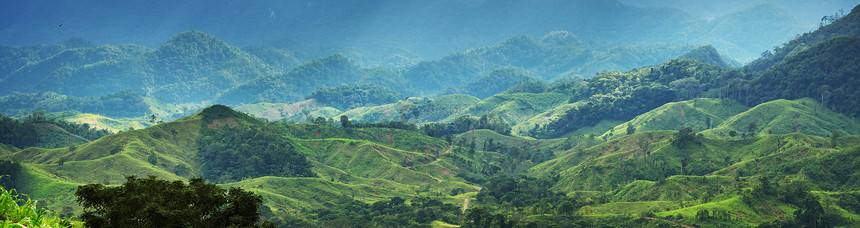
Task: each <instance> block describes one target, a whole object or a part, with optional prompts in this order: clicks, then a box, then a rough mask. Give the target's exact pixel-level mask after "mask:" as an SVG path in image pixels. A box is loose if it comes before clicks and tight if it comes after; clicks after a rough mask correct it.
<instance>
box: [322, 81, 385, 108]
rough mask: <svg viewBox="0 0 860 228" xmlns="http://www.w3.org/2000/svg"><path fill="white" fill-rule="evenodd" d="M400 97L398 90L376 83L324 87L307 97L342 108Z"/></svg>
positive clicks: (363, 105) (370, 104)
mask: <svg viewBox="0 0 860 228" xmlns="http://www.w3.org/2000/svg"><path fill="white" fill-rule="evenodd" d="M400 98H401V96H400V94H397V92H394V91H393V90H390V89H388V88H385V87H382V86H378V85H374V84H363V85H358V86H339V87H334V88H322V89H320V90H317V91H316V92H313V93H312V94H311V95H310V96H308V97H307V99H316V100H317V101H319V102H320V103H322V104H325V105H327V106H329V107H334V108H337V109H340V110H349V109H353V108H358V107H365V106H376V105H381V104H388V103H392V102H396V101H398V100H400Z"/></svg>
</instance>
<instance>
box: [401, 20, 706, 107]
mask: <svg viewBox="0 0 860 228" xmlns="http://www.w3.org/2000/svg"><path fill="white" fill-rule="evenodd" d="M689 49H690V48H689V47H686V46H683V45H671V44H662V43H659V44H649V45H618V46H615V47H612V48H606V49H602V48H598V47H593V46H591V45H590V44H589V43H588V42H585V41H583V40H582V39H580V38H579V37H577V36H576V35H574V34H573V33H570V32H567V31H554V32H549V33H546V34H545V35H544V37H543V38H541V39H535V38H533V37H531V36H515V37H511V38H509V39H507V40H505V41H503V42H501V43H499V44H496V45H494V46H489V47H483V48H476V49H472V50H468V51H465V52H461V53H457V54H452V55H449V56H446V57H444V58H441V59H439V60H435V61H424V62H420V63H418V64H416V65H414V66H412V67H409V68H408V69H407V70H406V71H405V72H404V73H403V77H404V78H406V79H408V80H409V81H411V82H412V85H413V86H414V87H415V89H416V90H417V92H418V94H433V93H436V92H438V91H440V90H443V89H446V88H458V87H459V86H460V85H465V84H468V83H470V82H473V81H477V80H480V76H481V75H485V74H487V73H490V72H491V71H492V70H493V69H498V68H501V67H515V68H518V69H521V70H523V71H525V72H528V74H530V75H538V77H539V78H540V79H542V80H547V81H551V80H554V79H556V78H560V77H562V76H566V75H585V76H590V75H594V74H595V73H597V72H601V71H606V70H626V69H630V68H633V67H638V66H642V65H652V64H657V63H660V62H662V61H666V60H669V59H671V58H674V57H677V56H679V55H681V54H683V53H684V52H686V51H688V50H689ZM479 89H481V90H485V89H487V88H479ZM476 95H482V96H489V95H492V94H483V92H482V93H481V94H476ZM478 97H481V96H478Z"/></svg>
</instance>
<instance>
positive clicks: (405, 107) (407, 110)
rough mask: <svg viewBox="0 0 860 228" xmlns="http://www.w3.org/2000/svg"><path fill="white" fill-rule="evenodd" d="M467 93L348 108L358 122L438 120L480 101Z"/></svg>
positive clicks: (347, 112) (425, 121) (420, 121)
mask: <svg viewBox="0 0 860 228" xmlns="http://www.w3.org/2000/svg"><path fill="white" fill-rule="evenodd" d="M480 101H481V100H479V99H478V98H475V97H473V96H470V95H465V94H450V95H443V96H439V97H436V98H429V99H428V98H414V97H412V98H409V99H406V100H401V101H398V102H396V103H392V104H385V105H380V106H372V107H360V108H355V109H351V110H347V111H345V112H344V113H342V115H346V116H347V117H349V119H350V120H353V121H358V122H369V123H374V122H385V121H397V120H403V119H404V118H405V119H408V121H409V122H412V123H427V122H437V121H441V120H443V119H445V118H449V117H451V116H453V115H456V114H457V113H460V112H461V111H462V110H465V109H466V108H468V107H470V106H472V105H474V104H476V103H478V102H480Z"/></svg>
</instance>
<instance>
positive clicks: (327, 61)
mask: <svg viewBox="0 0 860 228" xmlns="http://www.w3.org/2000/svg"><path fill="white" fill-rule="evenodd" d="M315 4H328V3H317V2H315ZM458 4H459V3H458ZM462 4H466V3H462ZM348 5H350V6H353V5H352V4H348ZM443 5H444V4H443ZM586 5H587V4H586ZM609 5H612V4H609ZM506 6H507V5H505V4H499V7H500V8H499V9H493V12H496V11H498V12H504V13H502V14H508V13H509V12H517V11H516V10H515V9H506V10H510V11H499V10H504V9H505V7H506ZM354 7H358V6H353V7H347V8H354ZM390 7H392V8H398V6H397V4H394V5H391V6H390ZM476 7H487V5H485V4H481V5H480V6H476ZM606 7H610V8H611V6H606ZM312 8H313V7H311V6H308V9H312ZM356 9H364V8H356ZM754 9H755V10H751V11H742V12H738V13H735V14H731V15H725V16H721V17H719V18H715V19H714V20H713V22H707V23H705V22H701V23H702V24H699V25H708V26H710V29H711V30H709V31H707V32H705V33H711V32H715V31H722V32H727V31H725V29H726V28H725V26H727V25H734V24H739V23H741V22H739V20H741V21H742V19H743V18H752V17H758V16H759V15H756V14H755V13H754V12H758V11H760V12H763V13H764V14H765V15H769V16H771V18H767V20H781V19H780V18H782V19H784V18H785V17H783V16H785V15H780V14H779V12H778V11H776V10H775V7H773V6H761V7H757V8H754ZM556 10H559V11H560V12H568V13H574V12H581V11H575V10H581V9H572V8H562V9H556ZM658 11H660V10H658ZM854 11H857V10H856V9H855V10H854ZM310 12H316V11H314V10H310V11H309V15H306V16H307V18H314V17H313V15H312V14H313V13H310ZM623 12H624V13H622V14H619V15H624V14H629V13H635V12H637V11H623ZM662 12H665V13H667V14H669V15H675V17H674V18H672V20H678V21H687V22H691V21H688V20H686V19H684V18H685V16H684V15H676V14H672V12H669V11H662ZM587 13H594V12H587ZM855 14H856V12H852V14H850V15H847V16H842V15H837V16H828V17H825V19H826V20H827V21H826V22H827V23H823V24H822V25H821V28H820V30H819V31H817V32H813V33H809V34H806V35H802V36H798V38H797V42H801V40H805V41H803V42H808V43H803V44H800V43H795V41H792V42H789V43H790V44H797V46H794V48H792V50H791V51H790V52H788V53H786V51H783V50H777V51H775V52H774V53H770V54H767V53H765V54H766V55H767V56H764V57H763V58H762V59H760V60H758V61H756V62H754V63H753V64H750V65H747V66H746V67H743V68H738V69H732V68H730V67H732V66H734V65H733V63H732V62H731V61H728V60H726V58H724V57H723V56H720V54H719V53H718V51H717V50H718V48H717V47H719V46H723V45H725V44H726V43H725V42H728V43H733V42H736V41H729V40H731V39H736V38H730V37H723V38H725V40H721V41H725V42H717V43H714V46H703V47H700V48H698V49H695V50H692V51H689V52H687V54H684V55H683V56H681V58H677V59H674V60H670V61H666V62H663V63H660V62H662V61H665V60H666V59H669V58H672V57H675V56H678V55H679V54H680V53H681V52H684V51H686V50H688V49H689V47H687V46H683V45H674V44H671V43H670V44H659V45H652V44H651V43H647V42H646V43H640V44H635V45H627V44H621V45H618V44H614V43H602V42H595V41H590V40H585V39H581V38H579V37H577V36H576V35H574V34H572V33H570V32H565V31H555V32H550V33H548V34H546V35H545V36H544V37H543V38H541V39H535V38H533V37H530V36H516V37H513V38H510V39H508V40H506V41H504V42H502V43H500V44H497V45H494V46H491V47H484V48H477V49H470V50H468V51H465V52H461V53H458V54H454V55H450V56H448V57H444V58H442V59H437V60H431V61H422V62H418V61H417V60H415V59H413V57H414V56H411V54H409V53H404V54H403V55H397V56H393V57H392V58H395V59H399V60H396V61H398V63H397V64H389V65H388V66H396V68H387V67H373V66H371V67H370V68H365V67H366V66H368V65H366V64H367V63H368V62H374V61H377V60H374V59H373V58H374V57H362V56H361V53H360V52H357V51H355V50H351V49H349V48H339V47H338V48H332V49H326V50H319V51H317V52H319V53H316V54H314V55H309V56H316V57H319V56H326V57H322V58H317V59H312V60H310V61H307V62H305V63H304V64H300V60H299V57H297V56H302V57H308V56H305V55H307V53H304V55H300V54H294V53H292V52H291V51H290V50H286V49H280V48H270V47H251V48H246V49H238V48H235V47H232V46H230V45H227V44H226V43H225V42H223V41H220V40H217V39H216V38H214V37H213V36H211V35H208V34H205V33H202V32H195V31H192V32H186V33H182V34H180V35H177V36H176V37H174V38H173V39H171V40H169V41H167V42H165V43H164V44H162V45H161V46H159V47H158V48H156V49H153V50H148V49H146V48H143V47H137V46H110V45H105V46H98V47H96V46H93V45H91V44H85V43H78V44H75V43H74V41H70V42H72V43H70V44H68V45H67V46H68V47H71V46H74V47H77V48H66V47H67V46H65V45H61V46H56V47H44V48H45V49H44V50H41V49H40V51H42V52H44V53H40V52H39V51H33V50H31V51H24V50H22V49H20V48H18V49H16V48H5V47H0V51H3V50H9V52H10V53H9V56H17V57H16V58H18V57H20V58H23V59H26V60H27V61H28V62H27V63H23V62H21V61H15V60H9V59H8V58H2V57H0V71H2V72H9V76H8V77H7V76H5V75H4V76H3V77H6V78H0V88H14V87H15V86H16V85H24V84H26V85H27V86H28V87H26V88H24V87H22V88H24V89H25V90H24V92H27V93H12V92H10V93H11V95H7V96H6V97H2V98H0V101H2V102H0V105H3V106H2V107H0V108H3V107H8V108H7V109H9V110H12V112H17V113H21V112H23V113H25V114H29V113H32V114H31V115H30V116H28V117H16V118H19V119H18V120H16V119H14V118H9V117H6V116H3V115H0V173H2V174H5V175H8V177H4V178H3V179H0V184H2V185H3V186H4V187H5V189H10V188H15V189H18V191H21V192H24V193H27V194H28V195H29V196H30V197H33V199H34V200H33V202H37V201H38V202H40V203H38V204H37V203H29V204H30V205H29V206H25V207H30V206H33V205H34V204H35V206H34V207H33V208H39V207H45V208H50V209H52V210H54V211H59V214H60V215H61V217H66V218H70V217H72V216H75V215H80V218H82V219H83V220H84V221H85V222H86V224H83V225H85V226H90V227H102V226H118V225H117V224H122V225H123V226H168V227H170V226H183V227H186V226H201V227H203V226H206V227H210V226H212V227H228V226H267V227H271V226H278V227H314V226H318V227H347V226H352V227H380V226H381V227H389V226H407V227H427V226H444V227H452V226H454V227H455V226H460V227H603V226H607V227H678V226H681V227H691V226H692V227H752V226H760V227H834V226H841V225H852V224H854V223H857V222H858V221H860V213H858V212H860V206H858V205H860V203H858V200H857V196H858V191H860V179H858V177H860V170H858V169H857V168H856V167H860V136H857V135H856V134H858V131H860V130H858V129H860V121H858V120H856V119H855V117H856V116H857V112H856V110H855V109H856V107H858V106H860V105H857V104H855V103H856V100H857V99H855V98H856V96H855V95H858V94H857V93H856V92H854V91H856V90H857V88H855V87H857V85H856V84H857V80H855V78H856V73H855V72H857V71H858V70H860V69H856V68H857V67H856V66H858V65H860V64H857V63H858V62H860V58H856V56H857V55H856V53H860V51H858V50H860V49H858V47H860V38H858V37H857V36H856V34H852V33H851V31H853V30H852V29H853V28H851V27H849V26H850V25H853V23H852V21H853V20H854V18H855V17H856V16H854V15H855ZM554 15H557V14H554ZM543 16H544V15H541V16H539V18H543ZM464 17H468V16H464ZM558 17H562V16H558ZM551 18H555V17H551ZM460 19H463V18H460ZM356 20H361V19H360V18H359V19H356ZM464 20H465V19H464ZM643 20H645V19H643ZM613 21H615V22H617V21H624V20H620V19H619V20H617V21H616V20H611V21H608V22H606V23H610V22H613ZM509 22H511V21H509ZM380 23H382V22H380ZM517 23H520V22H517ZM642 23H647V20H646V21H643V22H642ZM757 23H762V22H759V21H755V22H751V23H750V24H755V25H760V24H757ZM765 24H777V23H776V22H767V23H765ZM512 25H514V26H516V25H517V24H512ZM596 26H602V27H606V26H607V25H606V24H597V25H596ZM653 30H654V32H659V31H664V30H665V29H661V28H654V29H653ZM547 31H549V30H547ZM631 31H632V30H631ZM476 32H481V31H476ZM684 32H685V34H686V32H693V31H684ZM407 33H410V32H408V31H407ZM698 35H700V34H691V36H698ZM840 35H842V36H840ZM583 36H594V35H593V34H585V35H583ZM618 36H627V35H626V34H619V35H618ZM619 39H622V38H619ZM812 41H816V42H812ZM819 41H820V42H819ZM750 42H754V41H750ZM4 48H5V49H4ZM331 50H339V51H342V52H343V53H344V54H330V53H326V52H329V51H331ZM719 50H720V51H726V52H729V53H732V52H735V53H737V51H738V50H735V49H729V48H725V47H720V48H719ZM0 54H3V52H0ZM778 55H779V56H781V57H777V56H778ZM310 58H315V57H310ZM353 59H355V60H353ZM657 63H660V64H658V65H651V64H657ZM4 64H5V65H4ZM10 67H17V69H11V68H10ZM631 67H639V68H634V69H630V68H631ZM762 67H763V68H762ZM759 68H761V69H759ZM607 69H608V70H607ZM628 69H629V70H628ZM615 70H625V71H623V72H621V71H615ZM578 74H585V75H587V76H590V75H592V74H595V76H594V77H582V76H580V75H578ZM100 75H101V76H100ZM103 75H112V77H108V78H105V77H104V76H103ZM530 75H531V76H530ZM114 76H115V77H114ZM532 76H534V78H533V77H532ZM130 78H134V80H131V79H130ZM71 79H75V80H71ZM34 80H35V82H33V81H34ZM76 80H80V81H76ZM545 80H546V81H550V80H552V81H553V83H552V84H547V83H546V82H545ZM93 82H97V83H93ZM28 83H30V84H28ZM126 84H127V85H126ZM120 85H122V86H131V87H134V88H137V89H139V91H140V92H139V93H140V95H138V94H137V93H138V92H133V91H130V90H120V89H122V88H120V87H122V86H120ZM67 86H81V89H82V90H90V91H85V92H81V91H76V92H68V91H65V90H60V89H64V88H67ZM210 87H211V88H213V89H211V90H200V88H210ZM42 88H44V89H45V90H48V91H54V92H44V93H43V92H39V93H29V92H33V91H39V89H42ZM443 89H444V90H443ZM118 91H119V93H115V94H109V93H112V92H118ZM183 91H193V92H192V93H183ZM4 92H7V90H4ZM61 93H63V94H66V93H67V94H71V95H61ZM89 93H92V94H89ZM102 93H106V94H102ZM428 94H439V95H441V94H445V95H441V96H438V97H433V98H417V97H412V98H407V99H401V98H402V96H413V95H419V96H427V95H428ZM73 96H89V97H86V98H76V97H73ZM98 96H102V97H98ZM144 96H145V97H144ZM481 99H483V100H481ZM160 100H166V102H163V101H160ZM213 100H214V101H217V102H224V103H228V104H247V103H251V102H258V101H266V102H269V103H257V104H248V105H244V106H243V107H242V108H241V110H246V111H248V112H251V113H254V115H257V116H258V117H260V119H258V118H255V117H252V116H251V115H248V114H245V113H241V112H237V111H235V110H233V109H232V108H230V107H228V106H225V105H212V106H209V107H207V108H204V109H202V110H201V111H199V112H197V113H196V114H191V113H189V110H188V109H191V111H192V112H193V110H196V109H197V108H198V107H202V106H204V105H207V104H209V103H210V102H212V101H213ZM286 102H291V103H286ZM180 103H181V104H180ZM88 105H92V106H88ZM42 107H44V108H46V109H49V110H50V111H62V110H68V109H76V108H77V109H81V110H83V109H85V108H86V109H87V110H90V111H88V112H94V113H101V114H104V113H113V114H112V115H124V116H125V117H126V119H121V120H117V121H115V122H117V123H114V125H115V126H128V125H123V124H122V123H119V121H137V122H143V124H142V125H134V128H136V129H132V128H125V129H123V130H122V131H121V132H118V133H116V134H111V135H108V133H107V132H106V131H96V130H93V129H91V127H90V126H93V124H90V125H84V124H82V125H77V124H72V123H70V122H69V121H70V120H65V118H62V117H60V119H57V118H56V116H57V115H63V117H67V116H65V114H62V113H65V112H55V113H46V112H44V111H43V112H32V110H31V109H33V108H42ZM109 107H122V108H128V109H132V110H131V111H129V112H128V113H124V112H123V111H112V110H110V111H105V110H99V109H109ZM81 110H77V111H81ZM92 110H94V111H92ZM180 110H181V111H180ZM69 113H70V114H69V115H71V114H74V115H75V116H76V117H75V118H96V117H80V116H82V115H93V114H79V113H78V112H74V113H72V112H69ZM140 113H145V116H144V117H143V118H141V115H140ZM180 113H181V114H180ZM188 114H191V115H188ZM93 116H95V115H93ZM180 116H181V118H178V119H175V120H171V119H174V118H177V117H180ZM267 120H268V121H267ZM162 121H163V122H162ZM269 121H271V122H269ZM34 146H35V147H34ZM127 174H136V175H141V176H148V178H143V179H139V178H137V177H134V176H130V177H127V176H126V175H127ZM167 180H175V181H172V182H171V181H167ZM123 181H124V183H123ZM206 181H209V182H211V183H218V184H220V185H221V186H216V185H213V184H206ZM185 183H188V184H185ZM110 185H114V186H110ZM222 188H224V189H222ZM75 189H77V191H75ZM226 189H230V190H226ZM243 189H244V190H243ZM252 192H253V193H252ZM138 193H139V194H138ZM8 195H10V197H8V198H13V197H17V196H14V194H11V193H10V194H8ZM195 200H201V201H195ZM75 201H77V202H79V203H80V204H79V205H75V204H74V202H75ZM17 203H24V201H16V202H13V204H17ZM8 208H13V207H12V206H8ZM16 210H18V209H16ZM27 210H30V209H27ZM30 211H32V210H30ZM25 214H28V215H27V216H30V217H32V216H33V214H34V213H31V212H27V213H25ZM35 214H37V215H36V217H39V218H43V217H42V216H43V215H44V213H41V212H38V211H36V213H35ZM231 215H237V216H231ZM16 216H17V215H16ZM25 217H26V216H25ZM48 217H51V216H47V217H44V218H48ZM10 218H12V219H14V221H13V220H12V219H10ZM0 219H2V220H3V221H4V222H6V221H10V222H14V223H16V224H10V225H19V226H20V225H27V224H25V223H24V220H27V219H26V218H24V217H21V216H19V217H14V218H13V217H11V216H6V215H4V216H3V217H0ZM261 219H263V220H266V219H268V220H269V221H270V222H264V223H260V222H259V221H260V220H261ZM30 220H33V221H36V220H37V219H36V220H34V219H30ZM53 221H54V220H51V223H52V224H53V223H54V222H53ZM57 222H58V223H63V222H65V221H60V220H58V221H57ZM30 225H33V224H30ZM64 225H75V224H64Z"/></svg>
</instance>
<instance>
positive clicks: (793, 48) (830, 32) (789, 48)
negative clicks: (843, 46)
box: [744, 5, 860, 72]
mask: <svg viewBox="0 0 860 228" xmlns="http://www.w3.org/2000/svg"><path fill="white" fill-rule="evenodd" d="M827 18H830V16H828V17H827ZM830 19H838V20H835V21H832V22H828V24H822V25H823V26H821V27H819V28H818V29H816V30H815V31H812V32H807V33H804V34H803V35H801V36H799V37H796V38H795V39H793V40H791V41H789V42H787V43H783V44H781V45H779V46H775V47H774V50H773V51H771V50H766V51H765V52H763V53H762V56H761V58H759V59H756V60H755V61H753V62H751V63H749V64H748V65H747V66H745V67H744V68H746V69H747V71H759V72H760V71H764V70H766V69H768V68H770V67H772V66H773V65H776V64H777V63H779V62H781V61H783V60H784V59H786V58H787V57H789V56H792V55H794V54H797V53H799V52H800V51H803V50H805V49H807V48H810V47H813V46H816V45H817V44H819V43H821V42H824V41H826V40H829V39H831V38H834V37H837V36H846V35H848V36H860V29H858V26H857V25H858V24H860V5H857V6H855V7H854V9H852V10H851V12H850V13H849V14H847V15H844V16H843V15H836V18H830Z"/></svg>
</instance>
